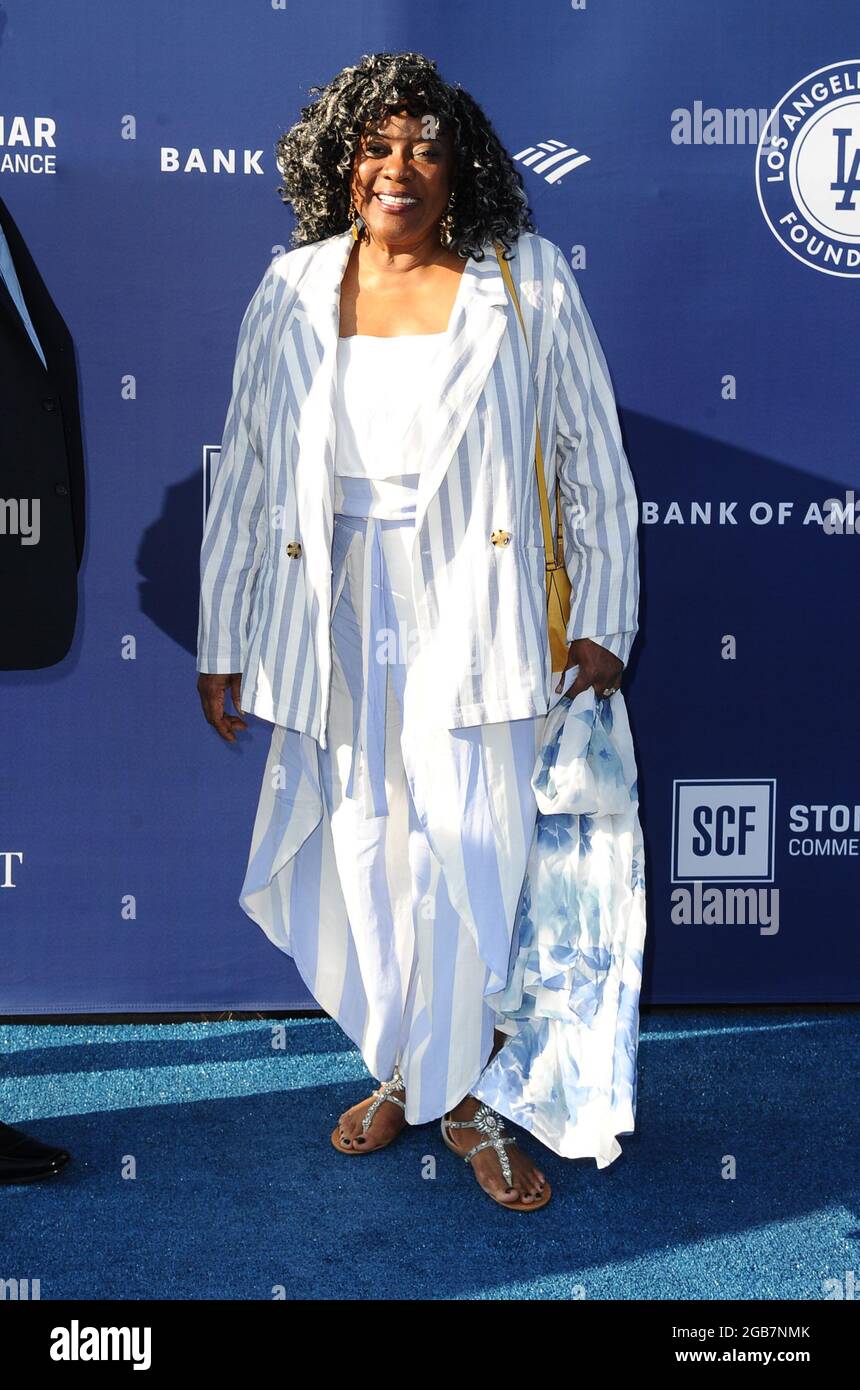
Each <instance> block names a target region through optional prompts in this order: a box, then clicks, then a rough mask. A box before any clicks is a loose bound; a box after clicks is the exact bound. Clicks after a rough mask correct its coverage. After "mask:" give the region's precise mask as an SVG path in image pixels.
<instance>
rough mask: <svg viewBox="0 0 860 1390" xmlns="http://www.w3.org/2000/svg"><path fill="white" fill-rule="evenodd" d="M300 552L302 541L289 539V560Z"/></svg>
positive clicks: (293, 558)
mask: <svg viewBox="0 0 860 1390" xmlns="http://www.w3.org/2000/svg"><path fill="white" fill-rule="evenodd" d="M301 553H302V543H301V541H290V543H289V545H288V546H287V554H288V555H289V557H290V559H291V560H295V558H296V556H297V555H301Z"/></svg>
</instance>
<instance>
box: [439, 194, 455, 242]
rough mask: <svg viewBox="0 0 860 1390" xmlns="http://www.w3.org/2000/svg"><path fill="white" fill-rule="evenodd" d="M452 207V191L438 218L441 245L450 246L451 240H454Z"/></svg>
mask: <svg viewBox="0 0 860 1390" xmlns="http://www.w3.org/2000/svg"><path fill="white" fill-rule="evenodd" d="M453 207H454V194H453V193H452V194H451V196H450V197H449V199H448V205H447V207H446V208H445V212H444V214H443V216H442V217H441V218H440V219H439V240H440V241H441V243H442V245H443V246H450V245H451V242H452V241H453V240H454V214H453V211H452V209H453Z"/></svg>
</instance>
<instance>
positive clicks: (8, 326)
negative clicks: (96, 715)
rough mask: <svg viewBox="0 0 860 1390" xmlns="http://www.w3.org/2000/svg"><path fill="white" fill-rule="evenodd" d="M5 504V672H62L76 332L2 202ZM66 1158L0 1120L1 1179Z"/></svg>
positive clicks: (77, 543) (74, 567)
mask: <svg viewBox="0 0 860 1390" xmlns="http://www.w3.org/2000/svg"><path fill="white" fill-rule="evenodd" d="M24 499H26V501H27V502H28V504H29V506H28V507H27V508H22V507H21V502H22V500H24ZM36 502H38V511H37V510H36V506H35V504H36ZM0 508H2V512H0V517H2V519H3V521H4V522H5V524H3V525H0V670H4V671H19V670H33V669H36V668H38V667H43V666H53V665H55V664H56V663H57V662H58V661H62V659H63V657H64V656H65V655H66V653H67V652H68V650H69V647H70V646H71V644H72V637H73V635H74V630H75V619H76V617H77V599H78V596H77V576H78V570H79V568H80V564H81V557H82V555H83V548H84V467H83V444H82V439H81V421H80V410H79V405H78V379H77V372H76V369H75V356H74V346H73V343H72V338H71V334H70V333H69V330H68V329H67V327H66V325H65V323H64V322H63V319H62V318H61V316H60V314H59V313H58V311H57V309H56V308H55V306H54V303H53V301H52V299H51V297H50V295H49V294H48V291H47V289H46V288H45V284H44V282H43V280H42V277H41V276H40V274H39V272H38V270H37V269H36V266H35V264H34V263H33V259H32V257H31V255H30V253H29V251H28V250H27V248H26V246H25V245H24V242H23V239H22V237H21V234H20V232H19V231H18V228H17V227H16V226H15V223H14V222H13V220H12V217H11V215H10V213H9V210H8V208H7V207H6V204H5V203H4V202H3V200H2V198H0ZM22 523H23V524H22ZM22 534H27V535H28V536H29V537H32V538H36V543H35V544H32V545H22V544H21V538H22ZM69 1157H70V1155H69V1154H68V1153H67V1152H66V1150H65V1149H60V1148H56V1147H54V1146H53V1145H50V1144H43V1143H41V1142H40V1141H39V1140H37V1139H32V1138H31V1137H30V1136H29V1135H28V1134H24V1133H23V1132H22V1131H21V1130H18V1129H13V1128H12V1127H11V1126H10V1125H4V1124H0V1183H23V1182H33V1181H35V1180H36V1179H38V1178H48V1177H53V1176H54V1175H55V1174H56V1173H59V1172H60V1170H61V1169H62V1168H64V1167H65V1165H66V1163H68V1161H69Z"/></svg>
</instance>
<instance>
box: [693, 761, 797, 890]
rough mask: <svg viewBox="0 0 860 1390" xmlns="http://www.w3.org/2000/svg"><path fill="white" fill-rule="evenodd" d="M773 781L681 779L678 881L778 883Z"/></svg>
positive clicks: (774, 784) (760, 779)
mask: <svg viewBox="0 0 860 1390" xmlns="http://www.w3.org/2000/svg"><path fill="white" fill-rule="evenodd" d="M775 802H776V781H775V779H774V778H772V777H762V778H755V779H750V780H749V781H742V782H733V781H729V780H728V779H724V778H710V779H708V780H702V781H692V780H691V781H685V780H681V779H678V780H676V781H675V782H674V783H673V798H672V882H673V883H684V882H686V881H689V880H691V879H692V880H695V879H703V880H707V881H708V882H710V883H713V882H717V881H719V880H721V879H730V880H731V881H732V882H733V883H753V882H771V881H772V880H773V844H774V831H775V824H776V822H775V815H774V808H775Z"/></svg>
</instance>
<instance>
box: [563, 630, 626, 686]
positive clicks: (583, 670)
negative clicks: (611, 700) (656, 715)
mask: <svg viewBox="0 0 860 1390" xmlns="http://www.w3.org/2000/svg"><path fill="white" fill-rule="evenodd" d="M577 665H578V666H579V674H578V675H577V677H576V680H575V681H574V682H573V684H572V685H571V687H570V689H569V690H565V692H564V694H565V697H566V698H567V699H568V700H572V699H573V698H574V696H576V695H578V694H579V692H580V691H581V690H587V689H588V687H589V686H590V685H593V686H594V692H595V694H596V695H598V696H601V695H606V694H608V692H610V691H611V692H612V693H613V694H614V692H615V691H616V690H617V689H618V687H619V685H620V684H621V672H622V671H623V670H624V662H623V661H619V660H618V657H617V656H616V655H615V653H614V652H609V651H607V650H606V648H605V647H601V646H600V644H599V642H592V640H591V638H590V637H577V638H576V640H575V641H573V642H571V644H570V650H569V652H568V654H567V666H566V667H565V668H564V671H562V673H561V676H560V677H559V681H558V685H557V686H556V687H555V688H556V691H557V692H558V691H559V690H561V688H562V685H563V684H564V679H565V671H568V670H570V667H571V666H577Z"/></svg>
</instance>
